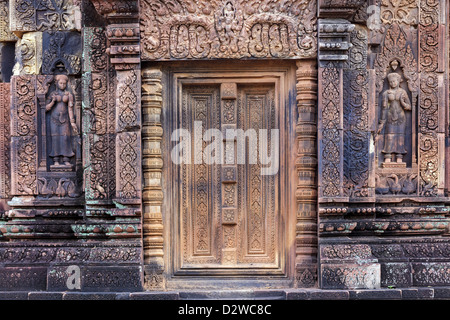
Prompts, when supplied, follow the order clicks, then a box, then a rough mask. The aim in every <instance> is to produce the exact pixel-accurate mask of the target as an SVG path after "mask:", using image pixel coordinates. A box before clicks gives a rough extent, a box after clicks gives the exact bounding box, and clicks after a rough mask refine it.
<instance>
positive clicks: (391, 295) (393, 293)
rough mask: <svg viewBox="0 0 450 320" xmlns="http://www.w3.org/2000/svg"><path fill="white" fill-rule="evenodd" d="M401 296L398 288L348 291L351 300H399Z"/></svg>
mask: <svg viewBox="0 0 450 320" xmlns="http://www.w3.org/2000/svg"><path fill="white" fill-rule="evenodd" d="M401 298H402V291H401V290H398V289H387V290H377V291H375V290H360V291H350V299H351V300H399V299H401Z"/></svg>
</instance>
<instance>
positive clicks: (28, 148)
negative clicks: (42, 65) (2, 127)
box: [11, 76, 37, 195]
mask: <svg viewBox="0 0 450 320" xmlns="http://www.w3.org/2000/svg"><path fill="white" fill-rule="evenodd" d="M12 81H13V85H12V92H13V95H14V96H13V100H12V101H13V106H12V113H11V115H12V119H11V121H12V123H13V125H12V132H11V136H12V163H13V165H14V170H13V172H12V181H13V183H12V190H13V193H14V194H28V195H30V194H35V193H36V166H37V164H36V162H37V159H36V157H37V138H36V134H37V126H36V119H37V102H36V95H35V91H36V78H35V76H17V77H13V80H12Z"/></svg>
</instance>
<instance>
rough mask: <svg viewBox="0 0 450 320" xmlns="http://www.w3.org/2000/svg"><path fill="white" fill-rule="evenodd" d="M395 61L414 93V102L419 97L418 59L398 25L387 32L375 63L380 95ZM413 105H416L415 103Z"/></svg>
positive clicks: (377, 87) (377, 86)
mask: <svg viewBox="0 0 450 320" xmlns="http://www.w3.org/2000/svg"><path fill="white" fill-rule="evenodd" d="M394 60H397V61H398V62H399V64H400V67H401V68H402V71H403V75H404V77H405V78H406V81H407V83H408V88H409V90H410V91H411V92H412V93H413V100H414V99H415V97H417V90H418V69H417V59H416V58H415V57H414V54H413V50H412V48H411V44H410V43H409V42H408V40H407V35H406V34H405V32H404V31H403V29H402V27H401V26H400V25H398V24H392V26H391V27H390V28H389V29H388V30H387V32H386V35H385V38H384V42H383V46H382V48H381V52H380V53H379V54H378V55H377V59H376V61H375V71H376V89H377V92H378V93H380V92H381V91H382V90H383V84H384V80H385V79H386V77H387V73H388V72H389V69H390V67H391V62H393V61H394ZM413 104H415V102H414V101H413Z"/></svg>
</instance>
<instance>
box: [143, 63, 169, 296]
mask: <svg viewBox="0 0 450 320" xmlns="http://www.w3.org/2000/svg"><path fill="white" fill-rule="evenodd" d="M161 79H162V71H161V70H160V69H159V68H154V69H147V70H145V71H144V73H143V78H142V81H143V84H142V90H143V92H142V113H143V123H142V141H143V159H142V161H143V162H142V170H143V172H142V173H143V176H144V185H143V195H142V202H143V241H144V264H145V265H146V267H145V268H146V269H145V270H144V271H145V288H146V289H147V290H161V289H164V288H165V282H164V280H165V279H164V274H163V273H164V238H163V231H164V230H163V227H164V226H163V217H162V204H163V190H162V168H163V159H162V146H161V143H162V136H163V128H162V122H161V113H162V103H163V101H162V100H163V99H162V84H161Z"/></svg>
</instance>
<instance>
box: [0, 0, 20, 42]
mask: <svg viewBox="0 0 450 320" xmlns="http://www.w3.org/2000/svg"><path fill="white" fill-rule="evenodd" d="M8 5H9V4H8V1H7V0H2V1H0V17H2V19H1V21H0V41H16V40H17V37H16V36H15V35H14V34H13V33H12V32H11V31H10V30H9V7H8Z"/></svg>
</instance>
